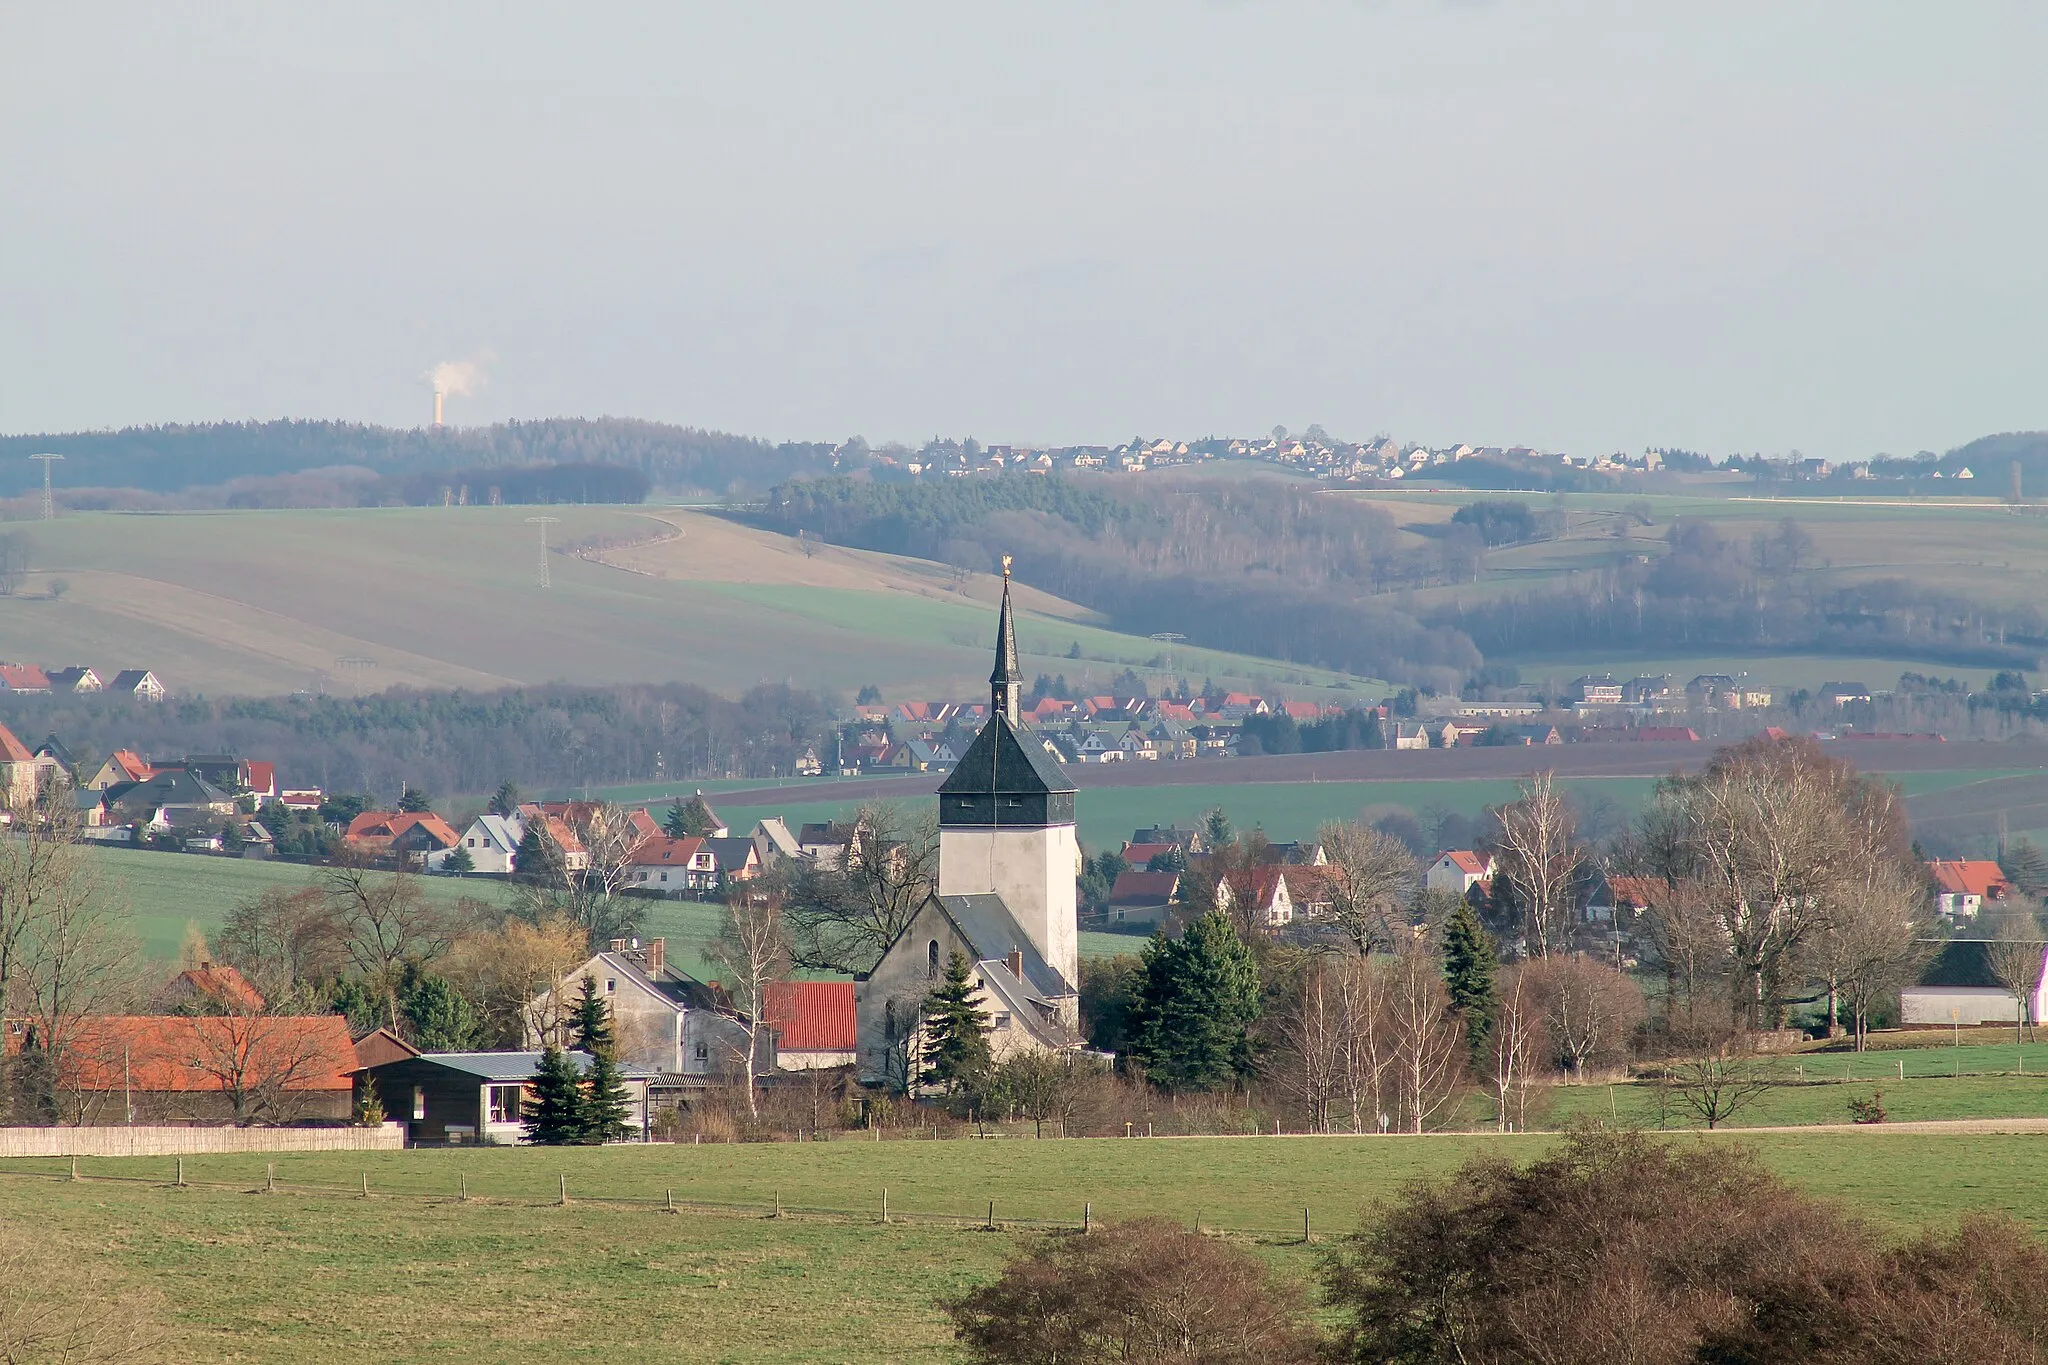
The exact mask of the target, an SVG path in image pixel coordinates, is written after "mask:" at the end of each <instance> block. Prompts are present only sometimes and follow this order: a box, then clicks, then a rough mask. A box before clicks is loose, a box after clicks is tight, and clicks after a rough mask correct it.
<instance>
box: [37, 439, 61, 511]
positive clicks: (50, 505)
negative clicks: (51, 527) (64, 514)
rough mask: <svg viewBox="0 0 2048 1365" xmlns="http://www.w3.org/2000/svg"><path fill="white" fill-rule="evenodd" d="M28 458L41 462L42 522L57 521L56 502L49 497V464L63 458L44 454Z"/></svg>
mask: <svg viewBox="0 0 2048 1365" xmlns="http://www.w3.org/2000/svg"><path fill="white" fill-rule="evenodd" d="M29 458H30V459H31V460H41V461H42V462H43V520H44V521H55V520H56V519H57V501H56V499H55V498H53V497H52V496H51V495H50V462H51V461H52V460H61V459H63V458H64V457H63V456H62V455H48V454H45V455H31V456H29Z"/></svg>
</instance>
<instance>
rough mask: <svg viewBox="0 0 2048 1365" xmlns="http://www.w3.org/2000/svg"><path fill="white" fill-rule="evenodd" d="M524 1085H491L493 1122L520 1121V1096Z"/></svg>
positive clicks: (490, 1098) (490, 1104)
mask: <svg viewBox="0 0 2048 1365" xmlns="http://www.w3.org/2000/svg"><path fill="white" fill-rule="evenodd" d="M523 1091H524V1087H522V1086H517V1085H494V1086H491V1087H490V1094H489V1096H488V1097H487V1098H488V1100H489V1106H490V1107H489V1113H490V1116H491V1118H490V1121H491V1122H492V1123H517V1122H519V1105H520V1096H521V1094H522V1093H523Z"/></svg>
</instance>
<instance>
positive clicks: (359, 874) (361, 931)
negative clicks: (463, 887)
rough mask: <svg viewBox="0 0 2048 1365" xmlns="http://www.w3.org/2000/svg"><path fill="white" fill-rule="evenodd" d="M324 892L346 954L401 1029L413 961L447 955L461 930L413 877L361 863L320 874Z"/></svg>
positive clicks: (390, 1022)
mask: <svg viewBox="0 0 2048 1365" xmlns="http://www.w3.org/2000/svg"><path fill="white" fill-rule="evenodd" d="M320 886H321V890H322V891H323V893H324V894H325V895H326V897H327V906H328V912H329V913H330V914H331V915H332V916H333V917H334V924H335V935H336V939H337V941H338V942H339V944H340V946H341V950H342V952H343V953H344V954H345V955H346V956H347V958H348V960H349V961H350V962H351V963H352V964H354V966H355V969H356V971H357V972H358V973H360V974H361V976H362V978H363V980H364V981H365V982H366V983H367V984H368V985H369V986H370V988H371V989H372V990H374V991H376V992H378V993H379V994H380V995H382V997H383V999H384V1009H385V1016H386V1018H385V1022H386V1023H387V1024H388V1025H389V1026H390V1027H392V1028H394V1029H395V1028H397V1027H398V985H399V981H400V979H401V978H402V977H403V975H404V972H405V965H406V964H407V963H408V962H427V961H431V960H433V959H435V958H438V957H440V956H441V955H442V954H444V953H446V952H447V951H448V949H449V947H450V946H451V945H452V944H453V943H454V941H455V936H456V933H457V932H458V930H459V929H460V928H461V926H460V925H459V923H458V922H457V917H456V915H455V914H454V913H452V912H451V911H450V910H449V909H448V908H447V907H445V906H443V905H441V904H440V903H439V902H437V901H433V900H430V899H428V898H427V896H426V895H424V894H423V893H422V892H421V891H420V887H419V882H418V881H417V879H415V878H414V877H413V876H412V875H411V874H410V873H405V872H377V871H373V870H371V869H370V868H367V867H364V866H362V865H360V864H358V863H351V862H338V863H335V864H334V865H332V866H330V867H326V868H323V869H321V872H320Z"/></svg>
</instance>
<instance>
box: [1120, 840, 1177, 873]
mask: <svg viewBox="0 0 2048 1365" xmlns="http://www.w3.org/2000/svg"><path fill="white" fill-rule="evenodd" d="M1173 850H1174V845H1172V844H1133V843H1126V844H1125V845H1124V852H1123V858H1124V861H1125V862H1126V863H1129V864H1130V865H1131V866H1132V867H1135V868H1140V869H1142V868H1143V867H1144V866H1145V864H1147V863H1149V862H1151V861H1152V860H1153V859H1154V858H1157V857H1158V856H1159V855H1160V854H1162V853H1171V852H1173Z"/></svg>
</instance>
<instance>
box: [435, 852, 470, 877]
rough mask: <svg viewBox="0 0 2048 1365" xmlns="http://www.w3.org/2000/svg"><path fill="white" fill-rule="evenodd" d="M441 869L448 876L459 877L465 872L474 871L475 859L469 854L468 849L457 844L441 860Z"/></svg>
mask: <svg viewBox="0 0 2048 1365" xmlns="http://www.w3.org/2000/svg"><path fill="white" fill-rule="evenodd" d="M441 870H442V871H443V872H446V873H448V874H449V875H450V876H455V877H460V876H462V875H463V874H464V873H466V872H474V871H476V859H474V858H472V857H470V856H469V850H468V849H466V848H464V847H463V846H462V845H461V844H457V845H456V846H455V848H454V850H453V851H452V852H450V853H449V855H448V856H447V857H445V858H443V859H442V860H441Z"/></svg>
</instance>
